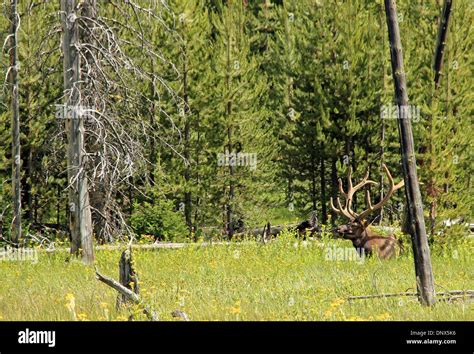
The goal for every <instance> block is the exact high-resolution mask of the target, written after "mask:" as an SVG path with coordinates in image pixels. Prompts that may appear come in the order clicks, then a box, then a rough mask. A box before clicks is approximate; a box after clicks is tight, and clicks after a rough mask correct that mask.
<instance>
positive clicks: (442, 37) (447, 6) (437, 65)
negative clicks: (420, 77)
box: [434, 0, 452, 89]
mask: <svg viewBox="0 0 474 354" xmlns="http://www.w3.org/2000/svg"><path fill="white" fill-rule="evenodd" d="M451 5H452V0H445V1H444V7H443V14H442V15H441V21H440V23H439V29H438V40H437V43H436V50H435V59H434V71H435V78H434V81H435V87H436V89H438V87H439V83H440V79H441V75H442V72H441V69H442V67H443V57H444V47H445V44H446V36H447V34H448V24H449V17H450V15H451Z"/></svg>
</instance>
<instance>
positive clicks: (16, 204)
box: [10, 0, 21, 244]
mask: <svg viewBox="0 0 474 354" xmlns="http://www.w3.org/2000/svg"><path fill="white" fill-rule="evenodd" d="M19 16H20V15H19V14H18V11H17V0H11V3H10V20H11V27H10V28H11V30H10V36H11V37H10V44H11V45H10V80H11V85H12V112H13V117H12V158H13V164H12V187H13V188H12V192H13V223H12V236H11V240H12V242H13V243H15V244H16V243H18V241H19V240H20V237H21V174H20V165H21V152H20V150H21V144H20V102H19V93H18V69H19V63H18V49H17V46H18V38H17V32H18V26H19Z"/></svg>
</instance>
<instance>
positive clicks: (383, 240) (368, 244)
mask: <svg viewBox="0 0 474 354" xmlns="http://www.w3.org/2000/svg"><path fill="white" fill-rule="evenodd" d="M383 168H384V170H385V173H386V174H387V179H388V183H389V189H388V191H387V193H386V194H385V196H384V197H383V198H382V199H381V200H380V202H378V203H377V204H375V205H372V202H371V200H370V193H369V191H368V190H367V191H366V203H367V209H366V210H364V211H363V212H361V213H360V214H358V213H356V212H355V211H354V210H353V209H352V201H353V198H354V194H355V193H356V192H357V191H358V190H360V189H361V188H363V187H364V186H366V185H371V184H372V185H377V184H378V183H377V182H374V181H371V180H369V171H367V173H366V174H365V176H364V178H363V179H362V181H360V182H359V183H358V184H357V185H355V186H354V185H353V184H352V169H351V168H349V172H348V176H347V192H345V191H344V188H343V186H342V180H341V179H339V192H340V194H341V195H342V196H344V198H345V205H344V207H343V206H342V205H341V200H340V199H339V197H338V198H337V199H336V203H337V208H336V207H335V206H334V203H333V199H332V198H331V200H330V205H331V209H332V210H333V211H334V212H335V213H337V214H339V215H342V216H344V217H346V218H347V219H349V222H348V223H347V224H345V225H340V226H339V227H337V228H336V232H337V233H338V234H339V235H341V236H342V237H343V238H345V239H347V240H351V241H352V244H353V246H354V247H355V248H356V249H357V250H358V251H363V252H364V253H365V254H366V255H371V254H373V253H376V254H377V255H378V256H379V257H380V258H389V257H391V256H392V255H394V254H395V252H396V246H400V243H399V242H398V240H397V239H396V238H395V237H393V236H389V237H384V236H381V235H378V234H375V233H374V232H373V231H371V230H370V229H369V228H368V226H369V224H368V222H367V216H368V215H369V214H370V213H372V212H374V211H376V210H379V209H380V208H382V207H383V206H384V205H385V204H386V203H387V202H388V200H389V199H390V197H391V196H392V195H393V193H394V192H395V191H396V190H398V189H400V188H402V187H403V186H404V182H403V180H402V181H401V182H399V183H398V184H395V183H394V182H393V178H392V175H391V174H390V171H389V170H388V168H387V166H386V165H385V164H384V165H383Z"/></svg>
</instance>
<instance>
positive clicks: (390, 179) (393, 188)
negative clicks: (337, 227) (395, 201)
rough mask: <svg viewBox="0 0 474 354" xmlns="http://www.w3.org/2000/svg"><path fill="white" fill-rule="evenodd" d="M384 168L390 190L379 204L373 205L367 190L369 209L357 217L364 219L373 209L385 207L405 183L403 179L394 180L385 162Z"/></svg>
mask: <svg viewBox="0 0 474 354" xmlns="http://www.w3.org/2000/svg"><path fill="white" fill-rule="evenodd" d="M383 168H384V170H385V173H386V174H387V178H388V186H389V190H388V192H387V194H385V196H384V197H383V198H382V200H381V201H380V202H378V203H377V204H375V205H373V206H372V202H371V201H370V193H369V191H366V196H365V197H366V200H367V207H368V209H366V210H364V211H363V212H362V213H360V214H359V216H358V217H357V218H358V219H359V220H363V219H364V218H366V217H367V215H369V214H370V213H372V212H373V211H375V210H378V209H380V208H381V207H383V206H384V205H385V204H386V203H387V202H388V200H389V199H390V197H391V196H392V195H393V193H394V192H395V191H396V190H397V189H400V188H402V187H403V186H404V185H405V181H404V180H401V181H400V182H398V183H397V184H395V183H394V182H393V177H392V175H391V174H390V171H389V170H388V168H387V166H386V165H385V164H383Z"/></svg>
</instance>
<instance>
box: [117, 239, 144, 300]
mask: <svg viewBox="0 0 474 354" xmlns="http://www.w3.org/2000/svg"><path fill="white" fill-rule="evenodd" d="M119 281H120V284H121V285H123V286H124V287H125V288H127V289H128V290H130V291H133V292H134V293H135V294H137V295H139V294H140V289H139V286H138V274H137V272H136V271H135V267H134V264H133V257H132V248H131V247H129V248H128V249H126V250H125V251H123V252H122V256H121V257H120V262H119ZM127 302H130V299H129V298H128V297H127V296H125V295H124V294H119V295H118V296H117V308H119V307H120V306H121V305H123V304H125V303H127Z"/></svg>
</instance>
